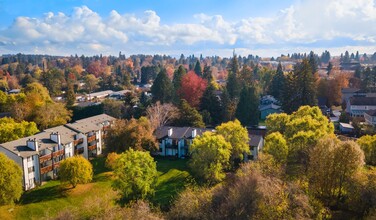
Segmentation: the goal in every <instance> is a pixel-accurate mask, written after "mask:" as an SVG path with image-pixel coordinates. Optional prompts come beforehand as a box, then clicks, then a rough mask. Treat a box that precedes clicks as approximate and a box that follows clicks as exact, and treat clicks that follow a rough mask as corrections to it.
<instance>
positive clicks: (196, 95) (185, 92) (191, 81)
mask: <svg viewBox="0 0 376 220" xmlns="http://www.w3.org/2000/svg"><path fill="white" fill-rule="evenodd" d="M206 86H207V82H206V80H204V79H202V78H201V77H199V76H197V75H196V74H195V73H194V72H193V71H189V72H188V73H187V74H186V75H184V76H183V78H182V82H181V88H180V89H179V91H178V93H179V96H180V98H182V99H185V100H187V102H188V103H189V105H190V106H192V107H195V108H198V107H199V105H200V99H201V97H202V95H203V94H204V91H205V89H206Z"/></svg>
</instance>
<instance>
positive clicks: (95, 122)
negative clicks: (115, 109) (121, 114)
mask: <svg viewBox="0 0 376 220" xmlns="http://www.w3.org/2000/svg"><path fill="white" fill-rule="evenodd" d="M115 120H116V118H114V117H111V116H109V115H106V114H100V115H96V116H93V117H89V118H85V119H81V120H77V121H75V122H74V123H69V124H66V125H65V126H66V127H68V128H71V129H74V130H75V131H77V132H81V133H85V134H86V133H89V132H91V131H98V130H100V129H101V128H102V125H101V124H102V123H104V122H106V121H107V122H109V121H115Z"/></svg>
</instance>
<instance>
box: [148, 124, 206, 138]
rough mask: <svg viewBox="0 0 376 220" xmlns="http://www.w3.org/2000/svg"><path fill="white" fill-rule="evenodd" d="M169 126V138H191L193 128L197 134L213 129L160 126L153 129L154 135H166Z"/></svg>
mask: <svg viewBox="0 0 376 220" xmlns="http://www.w3.org/2000/svg"><path fill="white" fill-rule="evenodd" d="M170 128H172V134H171V136H170V138H171V139H182V138H192V131H193V129H196V135H197V136H199V135H202V133H204V132H205V131H213V130H212V129H207V128H194V127H172V126H162V127H160V128H158V129H157V130H156V131H155V133H154V134H155V137H156V138H157V139H162V138H165V137H168V130H169V129H170Z"/></svg>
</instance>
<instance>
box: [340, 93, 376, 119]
mask: <svg viewBox="0 0 376 220" xmlns="http://www.w3.org/2000/svg"><path fill="white" fill-rule="evenodd" d="M375 109H376V97H350V98H349V99H348V100H347V103H346V112H347V113H348V114H350V116H351V117H362V118H363V117H364V112H366V111H368V110H375Z"/></svg>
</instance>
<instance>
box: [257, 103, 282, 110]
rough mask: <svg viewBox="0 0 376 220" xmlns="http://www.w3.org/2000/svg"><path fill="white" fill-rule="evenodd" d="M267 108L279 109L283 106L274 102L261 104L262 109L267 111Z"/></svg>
mask: <svg viewBox="0 0 376 220" xmlns="http://www.w3.org/2000/svg"><path fill="white" fill-rule="evenodd" d="M267 109H276V110H278V109H281V106H279V105H276V104H274V103H271V104H269V105H263V106H260V111H265V110H267Z"/></svg>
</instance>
